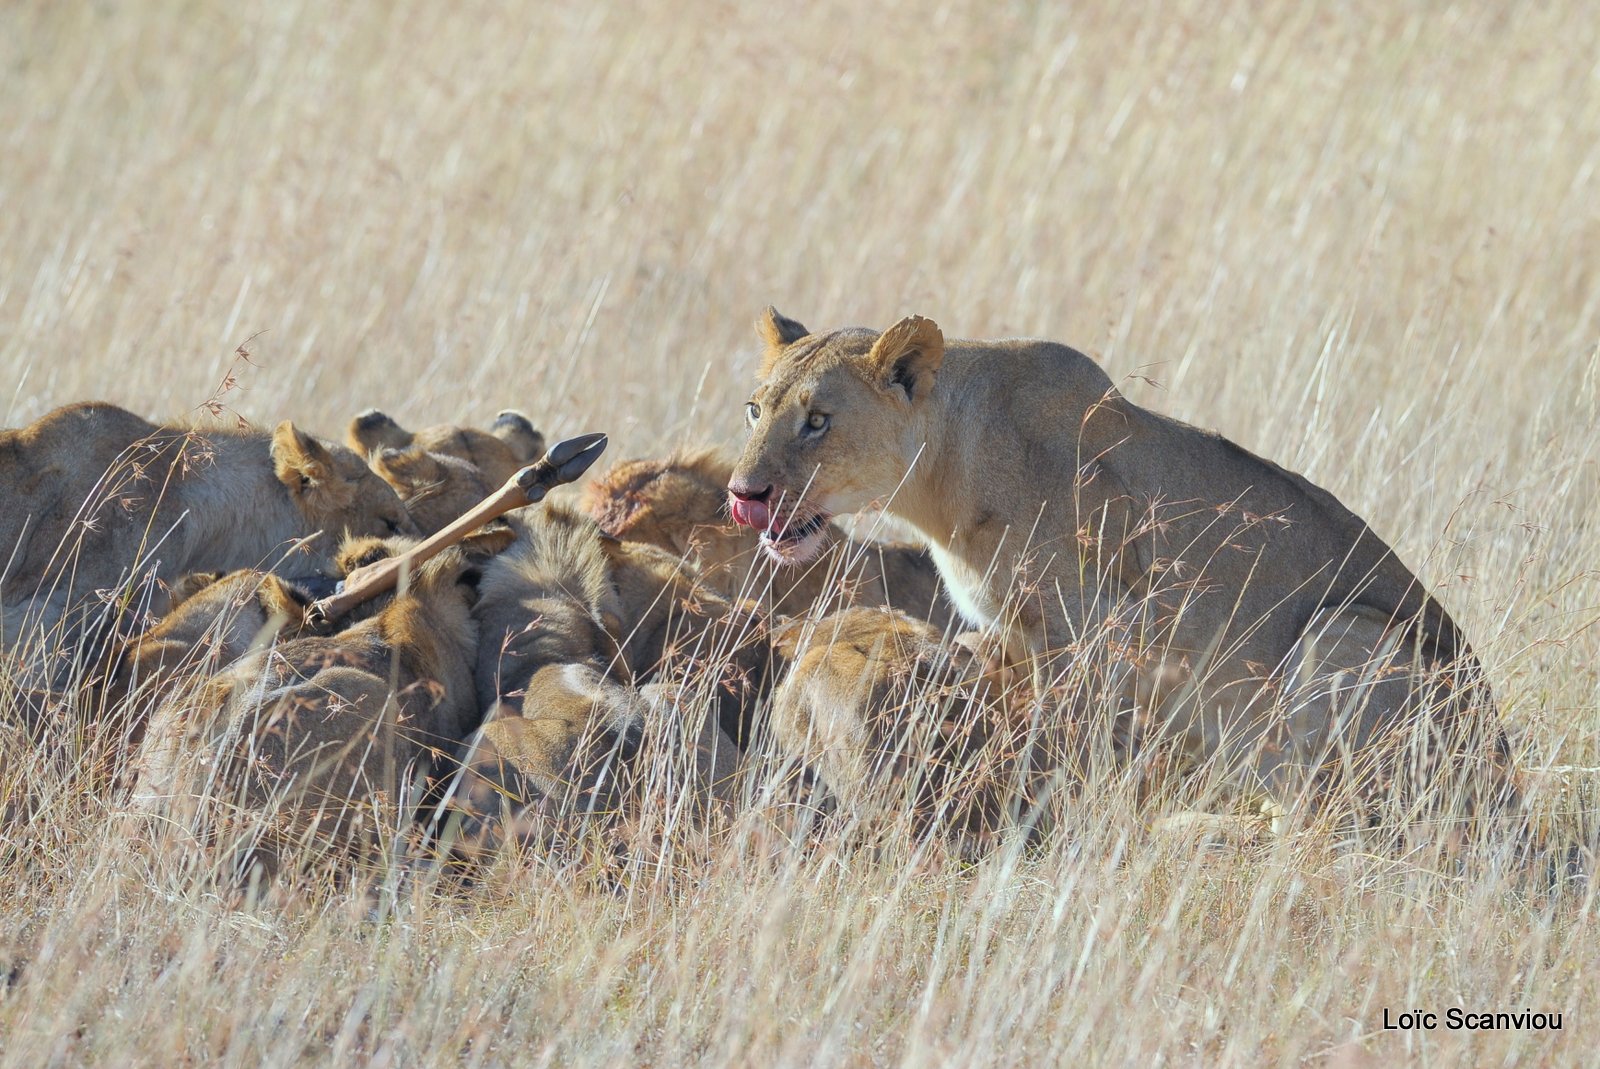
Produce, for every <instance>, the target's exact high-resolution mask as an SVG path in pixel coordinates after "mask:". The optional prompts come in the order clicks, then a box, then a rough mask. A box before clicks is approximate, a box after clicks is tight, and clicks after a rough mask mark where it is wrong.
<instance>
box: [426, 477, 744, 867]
mask: <svg viewBox="0 0 1600 1069" xmlns="http://www.w3.org/2000/svg"><path fill="white" fill-rule="evenodd" d="M507 518H508V520H509V521H510V525H511V527H512V529H513V530H514V531H516V533H517V534H516V541H515V542H514V543H513V544H512V545H511V547H510V548H509V549H507V550H506V551H505V552H503V553H501V554H500V555H499V556H498V557H497V558H496V559H495V560H494V561H493V562H491V563H490V565H489V566H488V568H487V569H486V571H485V574H484V578H483V582H482V585H481V596H480V598H479V601H478V604H477V608H476V610H475V612H476V614H477V616H478V619H479V621H480V626H481V629H482V638H481V641H480V645H479V651H478V663H477V685H478V697H479V701H480V703H481V704H482V705H483V706H484V708H486V709H488V710H490V711H491V719H490V721H489V723H487V724H485V726H484V728H483V730H482V731H481V732H480V734H479V737H478V738H477V739H476V740H475V741H474V744H473V747H472V749H471V751H470V753H469V755H468V757H467V758H466V763H467V770H466V772H465V773H464V775H463V777H462V780H461V782H460V783H459V784H458V787H457V788H456V790H455V792H454V799H455V800H454V802H453V803H452V804H453V806H454V807H455V810H456V812H457V813H458V815H460V817H461V819H460V821H459V822H460V823H461V824H462V831H461V842H462V843H463V844H470V849H468V848H467V847H464V846H458V848H457V849H458V850H462V849H467V852H468V853H471V854H477V853H479V852H481V851H482V850H484V849H486V848H488V846H490V845H494V844H498V843H499V842H501V841H503V840H504V839H506V838H515V839H519V840H523V841H527V840H528V839H530V838H534V837H538V836H543V835H546V834H549V833H550V829H551V827H552V826H551V825H549V821H550V820H553V819H556V818H558V817H561V816H562V815H572V814H575V813H581V812H594V811H599V812H605V813H608V814H614V813H615V811H616V809H617V806H618V805H619V804H620V799H621V797H622V796H623V794H625V793H626V791H625V790H624V786H623V785H624V783H625V782H626V780H627V777H628V776H629V775H630V773H629V771H628V769H629V765H630V762H631V760H632V758H633V757H634V754H635V751H637V750H638V748H639V745H640V740H641V738H642V737H643V732H644V731H645V727H646V725H645V723H644V720H645V716H646V710H647V709H648V708H650V707H651V705H650V702H648V701H646V700H645V699H644V698H643V697H642V696H641V695H642V692H641V691H640V690H639V689H638V688H637V684H640V683H643V682H645V681H647V680H650V679H654V678H656V677H657V676H658V675H659V674H660V673H661V672H662V671H664V670H672V671H675V672H678V673H682V672H684V671H698V672H705V673H715V674H716V676H717V678H716V681H715V685H714V686H712V687H710V688H707V689H709V690H710V691H711V693H712V694H713V695H714V696H715V699H716V700H715V701H714V702H712V703H711V707H710V708H709V709H704V710H689V709H683V708H680V707H678V706H677V705H672V706H670V707H668V706H661V708H662V709H663V710H665V711H664V712H663V715H664V716H666V717H667V720H668V723H666V724H665V725H661V726H662V727H663V729H664V730H663V731H658V732H657V733H656V734H657V735H658V736H660V740H661V744H663V745H676V746H677V748H679V749H681V748H682V747H683V746H684V745H685V744H686V740H687V745H689V746H696V745H698V750H704V751H706V752H707V753H709V754H712V755H717V754H720V755H721V756H720V760H722V761H723V762H726V761H727V760H730V759H731V757H730V755H731V753H732V752H733V750H734V748H735V746H736V745H737V744H738V743H739V742H741V741H743V740H744V739H746V738H747V737H748V736H749V735H750V734H751V730H752V729H751V726H750V722H749V721H750V717H751V715H752V710H753V709H754V707H755V704H756V702H757V700H758V699H759V698H760V697H761V696H762V694H763V693H764V691H765V685H766V656H765V647H764V645H763V644H762V643H761V642H760V641H759V640H755V641H747V642H745V643H743V644H741V645H739V646H738V647H737V648H736V649H733V650H732V651H722V650H719V649H718V648H717V647H719V646H720V645H722V644H724V643H726V644H729V645H732V644H733V643H734V642H735V641H736V639H737V637H738V636H737V629H738V626H739V623H740V620H739V617H738V615H737V614H736V613H735V612H734V611H733V610H732V607H731V606H729V605H728V604H727V603H726V602H724V601H722V600H721V599H720V598H718V597H716V595H715V594H712V593H710V592H708V591H705V590H702V589H699V588H697V587H696V585H695V583H694V581H693V579H692V577H691V576H689V575H688V574H686V573H685V572H684V570H683V568H682V565H681V563H680V562H679V561H678V560H677V559H676V558H675V557H674V556H673V555H671V554H669V553H667V552H665V551H663V550H660V549H657V548H655V547H652V546H646V545H643V544H637V543H627V542H619V541H617V540H615V539H611V538H608V537H607V536H606V535H604V534H603V533H602V532H601V531H600V529H599V527H598V526H597V525H596V524H595V522H594V521H593V520H592V519H590V518H589V517H588V516H586V515H584V514H582V513H581V512H578V511H576V510H573V509H570V508H568V507H566V506H565V505H563V504H561V503H558V502H546V503H545V504H544V505H542V506H539V507H534V508H528V509H522V510H518V511H517V512H514V513H512V514H510V515H509V516H508V517H507ZM723 625H727V626H729V627H731V628H732V629H733V630H731V631H719V627H721V626H723ZM690 720H693V721H694V724H692V725H691V724H689V723H688V721H690ZM666 740H676V742H675V743H672V742H667V741H666ZM694 740H698V744H696V743H695V741H694ZM698 750H697V751H696V752H698ZM717 759H718V758H715V757H714V758H713V759H712V765H708V766H706V767H707V768H711V767H712V766H713V765H715V764H716V760H717ZM715 776H716V777H717V778H716V779H715V782H719V783H720V782H721V780H722V779H725V778H726V772H725V770H724V771H723V772H721V773H715ZM708 789H709V787H708ZM618 792H622V793H618ZM558 823H559V822H558ZM517 829H522V830H517ZM540 829H544V830H543V831H541V830H540Z"/></svg>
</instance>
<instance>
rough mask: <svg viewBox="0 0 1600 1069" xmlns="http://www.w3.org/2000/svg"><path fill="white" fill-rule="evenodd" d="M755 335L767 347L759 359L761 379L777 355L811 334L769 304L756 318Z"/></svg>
mask: <svg viewBox="0 0 1600 1069" xmlns="http://www.w3.org/2000/svg"><path fill="white" fill-rule="evenodd" d="M756 333H757V334H759V335H760V336H761V340H762V341H763V342H765V343H766V346H767V351H766V353H765V354H764V355H763V356H762V358H761V377H762V378H766V377H767V373H768V372H769V371H771V370H772V365H773V364H775V363H777V360H778V355H779V354H780V353H782V352H783V350H784V349H785V348H787V347H788V346H790V345H793V344H794V343H795V342H797V341H799V340H800V339H801V338H803V337H805V336H806V335H807V334H810V333H811V332H810V331H809V330H807V329H806V328H805V327H804V326H802V325H801V324H799V323H796V322H795V321H794V320H792V319H790V318H789V317H788V316H786V315H784V314H783V313H782V312H779V311H778V310H777V309H776V308H774V307H772V306H771V305H770V304H769V305H767V310H766V311H765V312H762V313H761V314H760V315H759V316H757V317H756Z"/></svg>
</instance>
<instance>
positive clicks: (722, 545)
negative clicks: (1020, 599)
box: [583, 449, 953, 629]
mask: <svg viewBox="0 0 1600 1069" xmlns="http://www.w3.org/2000/svg"><path fill="white" fill-rule="evenodd" d="M732 476H733V461H732V460H730V459H729V458H727V457H726V456H724V455H723V454H722V453H720V452H719V451H717V450H715V449H702V450H695V451H691V452H686V453H678V454H674V455H673V456H670V457H667V458H666V459H664V460H629V461H624V462H622V463H620V464H618V465H616V466H615V467H613V468H612V469H611V470H610V471H609V472H607V473H606V474H605V475H604V476H603V477H602V478H601V479H599V480H598V481H596V482H594V483H591V484H589V485H588V486H587V487H585V488H584V498H583V501H584V507H585V508H587V509H588V510H589V513H590V514H591V515H592V516H594V518H595V519H596V520H597V521H599V523H600V526H601V527H603V528H604V529H605V530H606V532H607V533H608V534H611V535H612V536H614V537H616V538H621V539H626V540H629V541H634V542H644V543H648V544H649V545H653V546H659V547H661V548H662V549H665V550H667V551H669V552H671V553H674V554H677V555H678V556H680V557H682V558H684V559H687V560H692V561H693V562H694V563H695V564H696V565H698V567H699V569H700V574H701V575H702V576H703V578H704V580H705V582H706V583H707V584H708V585H709V586H711V587H712V589H714V590H716V591H717V592H718V593H719V594H721V595H722V596H724V597H728V598H739V597H746V596H756V595H757V594H758V593H759V592H760V591H761V590H762V587H763V586H764V585H768V584H770V585H769V586H768V588H769V589H770V590H771V594H772V597H771V605H770V608H771V610H772V612H773V613H774V614H776V615H779V616H801V615H805V614H806V613H808V612H811V611H813V610H815V609H816V608H817V607H818V606H823V605H827V606H832V607H847V606H849V605H888V606H892V607H894V608H897V609H903V610H905V611H906V612H909V613H911V614H912V615H913V616H916V617H919V618H921V619H924V620H927V621H929V622H930V623H932V624H933V625H934V626H936V627H939V628H941V629H942V628H944V627H946V626H948V625H949V623H950V622H951V619H952V615H953V614H952V612H951V609H950V607H949V605H948V603H947V601H946V599H945V598H944V597H943V596H942V593H941V591H940V587H939V573H938V570H937V569H936V568H935V567H934V564H933V558H932V557H930V556H929V555H928V554H927V552H926V551H925V550H922V549H920V548H918V547H916V546H910V545H904V544H895V543H884V542H871V541H859V540H852V539H846V538H844V537H843V536H842V535H840V534H839V533H838V532H837V531H835V532H834V541H835V542H836V543H837V544H836V545H835V546H834V547H833V549H832V550H831V551H830V552H829V553H828V554H827V555H826V556H824V557H823V558H822V559H820V560H818V561H815V562H813V563H811V564H810V565H809V566H808V567H806V568H805V569H803V570H800V569H796V570H793V571H787V570H775V569H774V568H773V567H772V565H771V564H770V562H768V561H767V560H766V559H765V555H764V554H761V553H760V552H759V548H758V547H759V545H760V542H761V536H760V532H759V531H756V530H753V529H751V528H748V527H741V526H739V525H737V524H735V523H733V521H732V520H731V519H729V518H728V508H727V494H728V491H727V486H728V480H729V479H730V478H731V477H732ZM753 570H754V571H755V573H756V576H757V578H756V579H754V580H752V578H751V573H752V571H753Z"/></svg>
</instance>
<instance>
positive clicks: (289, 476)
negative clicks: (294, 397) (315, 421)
mask: <svg viewBox="0 0 1600 1069" xmlns="http://www.w3.org/2000/svg"><path fill="white" fill-rule="evenodd" d="M272 469H273V471H274V472H275V473H276V474H277V476H278V481H279V482H281V483H283V485H285V486H287V487H288V488H289V489H290V490H292V491H295V492H299V491H301V490H309V489H311V488H312V487H313V486H316V485H317V484H318V483H325V482H327V481H328V480H329V479H331V478H332V477H333V454H331V453H329V452H328V450H327V449H326V447H324V446H323V444H322V443H321V442H319V441H317V440H316V439H315V438H313V437H311V435H309V434H307V433H306V432H305V431H302V430H300V429H299V428H297V427H296V426H295V425H294V423H293V422H292V421H290V420H284V421H283V422H282V423H280V424H278V426H277V428H276V429H275V430H273V432H272Z"/></svg>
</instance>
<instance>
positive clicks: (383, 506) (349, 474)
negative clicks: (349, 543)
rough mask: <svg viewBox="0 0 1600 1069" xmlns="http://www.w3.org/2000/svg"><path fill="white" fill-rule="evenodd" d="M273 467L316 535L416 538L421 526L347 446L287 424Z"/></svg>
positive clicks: (279, 434)
mask: <svg viewBox="0 0 1600 1069" xmlns="http://www.w3.org/2000/svg"><path fill="white" fill-rule="evenodd" d="M272 466H273V471H274V472H275V473H276V474H277V476H278V479H279V481H281V482H282V483H283V485H284V488H285V489H287V490H288V491H289V497H290V498H291V499H292V500H293V501H294V503H295V505H296V506H297V507H298V508H299V510H300V514H301V515H302V516H303V517H304V518H305V523H306V526H307V527H308V528H309V529H311V530H314V531H315V530H321V531H327V532H334V539H337V537H338V535H340V534H350V535H364V534H374V535H415V534H417V533H418V532H417V525H416V523H415V522H413V521H412V519H411V515H410V514H409V513H407V512H406V509H405V506H404V505H402V504H401V503H400V498H399V497H398V496H397V495H396V494H395V492H394V490H392V489H391V488H390V487H389V484H388V483H386V482H384V481H383V480H382V479H380V478H379V477H378V476H377V475H376V474H375V473H374V472H373V471H372V469H370V468H368V467H367V463H366V461H364V460H362V459H361V458H360V457H359V456H357V455H356V454H355V453H353V452H351V451H350V450H348V449H345V448H343V447H342V446H337V445H330V444H327V443H325V442H321V441H319V440H318V439H316V438H313V437H312V436H311V435H309V434H307V433H306V432H305V431H302V430H300V429H299V428H298V427H296V426H295V425H294V424H293V423H291V422H290V421H288V420H284V421H283V422H282V423H280V424H278V426H277V429H276V430H274V431H273V432H272Z"/></svg>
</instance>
